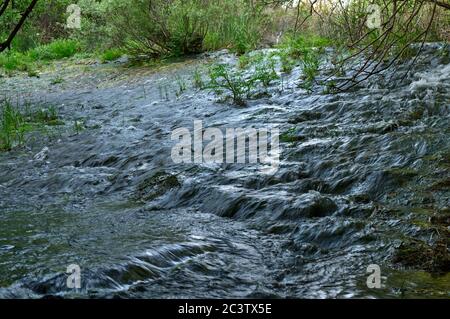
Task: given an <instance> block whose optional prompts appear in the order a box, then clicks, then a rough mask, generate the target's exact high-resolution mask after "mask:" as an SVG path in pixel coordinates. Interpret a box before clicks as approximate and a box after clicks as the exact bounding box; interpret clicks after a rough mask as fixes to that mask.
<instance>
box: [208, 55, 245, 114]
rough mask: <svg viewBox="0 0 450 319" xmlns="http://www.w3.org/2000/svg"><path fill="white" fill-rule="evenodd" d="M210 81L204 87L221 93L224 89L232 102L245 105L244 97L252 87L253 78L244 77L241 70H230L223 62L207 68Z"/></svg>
mask: <svg viewBox="0 0 450 319" xmlns="http://www.w3.org/2000/svg"><path fill="white" fill-rule="evenodd" d="M209 77H210V82H209V84H208V85H207V86H206V88H209V89H212V90H213V91H214V92H215V93H216V94H218V95H222V94H223V92H224V91H228V92H230V93H231V95H232V98H233V103H235V104H237V105H241V106H242V105H245V98H246V97H248V95H249V94H250V90H251V89H252V88H253V87H254V81H253V79H246V78H245V77H244V74H243V72H241V71H235V70H231V69H230V67H229V66H227V65H225V64H216V65H213V66H212V67H211V68H210V70H209Z"/></svg>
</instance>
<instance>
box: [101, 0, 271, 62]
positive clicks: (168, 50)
mask: <svg viewBox="0 0 450 319" xmlns="http://www.w3.org/2000/svg"><path fill="white" fill-rule="evenodd" d="M261 12H262V10H259V9H258V10H252V7H251V5H250V4H249V2H248V1H245V0H223V1H215V0H153V1H150V0H135V1H133V2H132V4H130V3H129V2H128V1H112V5H111V9H110V11H109V14H110V16H111V30H112V37H113V38H116V39H118V38H122V43H123V45H124V47H125V48H126V49H127V50H128V51H129V52H130V53H131V54H135V55H140V54H144V55H148V56H150V57H161V56H165V57H167V56H180V55H186V54H191V53H199V52H202V51H205V50H217V49H220V48H225V47H226V48H230V49H231V50H233V51H235V52H237V53H239V54H242V53H245V52H247V51H249V50H252V49H254V48H256V46H257V45H258V43H259V40H260V39H261V36H262V31H263V27H262V26H263V18H262V16H263V15H262V13H261Z"/></svg>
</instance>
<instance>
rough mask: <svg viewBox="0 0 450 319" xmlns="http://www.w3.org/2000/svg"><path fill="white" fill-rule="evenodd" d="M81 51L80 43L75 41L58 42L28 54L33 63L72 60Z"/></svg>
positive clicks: (35, 49) (30, 51)
mask: <svg viewBox="0 0 450 319" xmlns="http://www.w3.org/2000/svg"><path fill="white" fill-rule="evenodd" d="M79 50H80V43H79V42H78V41H75V40H56V41H54V42H52V43H49V44H46V45H41V46H38V47H36V48H34V49H31V50H29V51H27V52H26V55H28V56H29V57H30V58H31V59H32V60H33V61H50V60H60V59H63V58H70V57H72V56H74V55H75V54H76V53H77V52H78V51H79Z"/></svg>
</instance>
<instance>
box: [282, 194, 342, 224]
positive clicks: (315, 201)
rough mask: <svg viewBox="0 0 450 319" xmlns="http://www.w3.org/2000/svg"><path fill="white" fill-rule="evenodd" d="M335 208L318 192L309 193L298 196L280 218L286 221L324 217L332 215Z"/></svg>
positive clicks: (333, 204) (333, 203) (335, 206)
mask: <svg viewBox="0 0 450 319" xmlns="http://www.w3.org/2000/svg"><path fill="white" fill-rule="evenodd" d="M337 208H338V207H337V205H336V203H335V202H334V201H333V200H332V199H330V198H328V197H326V196H323V195H321V194H320V193H319V192H316V191H311V192H309V193H306V194H302V195H300V196H299V197H298V198H297V199H296V200H295V202H294V203H292V205H290V207H288V208H287V209H285V210H284V211H283V213H282V215H281V217H282V218H287V219H297V218H300V217H308V218H312V217H324V216H328V215H331V214H333V213H334V212H335V211H336V210H337Z"/></svg>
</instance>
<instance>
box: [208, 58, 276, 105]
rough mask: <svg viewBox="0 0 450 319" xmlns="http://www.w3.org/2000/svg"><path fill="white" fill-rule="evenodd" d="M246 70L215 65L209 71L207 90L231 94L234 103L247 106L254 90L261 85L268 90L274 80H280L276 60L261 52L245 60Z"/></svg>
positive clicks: (219, 93)
mask: <svg viewBox="0 0 450 319" xmlns="http://www.w3.org/2000/svg"><path fill="white" fill-rule="evenodd" d="M242 60H245V61H246V62H245V63H246V64H245V65H246V69H245V70H243V69H242V67H241V68H238V69H234V68H232V67H230V66H228V65H226V64H215V65H213V66H212V67H211V68H210V70H209V77H210V82H209V83H208V84H207V85H206V87H205V88H208V89H212V90H213V91H214V92H215V93H216V94H218V95H222V94H223V93H224V92H229V93H231V97H232V99H233V103H235V104H237V105H245V104H246V103H245V99H248V98H250V97H251V93H252V90H254V89H256V88H257V87H258V85H259V84H261V85H262V86H263V87H265V88H267V87H268V86H269V85H270V83H271V82H272V81H274V80H277V79H279V76H278V74H277V72H276V70H275V60H274V59H273V58H272V57H271V56H266V55H264V54H263V53H261V52H258V53H256V54H253V55H250V56H247V57H245V58H243V59H242ZM242 60H241V61H242Z"/></svg>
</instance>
